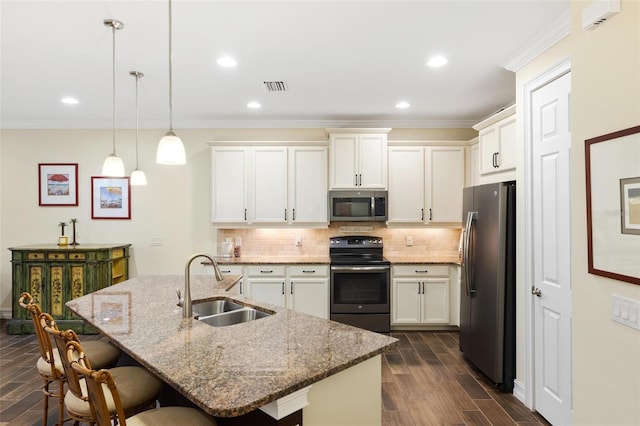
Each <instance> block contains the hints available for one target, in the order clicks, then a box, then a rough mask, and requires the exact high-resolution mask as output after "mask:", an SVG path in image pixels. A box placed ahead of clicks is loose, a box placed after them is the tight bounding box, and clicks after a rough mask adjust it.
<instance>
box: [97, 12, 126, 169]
mask: <svg viewBox="0 0 640 426" xmlns="http://www.w3.org/2000/svg"><path fill="white" fill-rule="evenodd" d="M104 25H106V26H107V27H110V28H111V31H112V34H113V132H112V137H113V152H111V154H110V155H109V156H108V157H107V159H106V160H104V164H103V165H102V176H109V177H123V176H124V163H123V162H122V158H120V157H118V154H116V30H121V29H122V28H124V24H123V23H122V22H120V21H116V20H115V19H105V20H104Z"/></svg>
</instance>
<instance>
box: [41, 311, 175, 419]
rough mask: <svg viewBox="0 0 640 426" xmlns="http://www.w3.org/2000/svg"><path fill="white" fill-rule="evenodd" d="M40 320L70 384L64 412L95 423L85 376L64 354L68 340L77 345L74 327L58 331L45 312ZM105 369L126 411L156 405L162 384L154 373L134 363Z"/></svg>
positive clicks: (86, 361) (132, 412)
mask: <svg viewBox="0 0 640 426" xmlns="http://www.w3.org/2000/svg"><path fill="white" fill-rule="evenodd" d="M40 324H41V326H42V329H43V330H44V331H45V332H46V333H47V334H48V335H50V336H52V337H53V341H54V342H55V343H56V346H57V349H58V351H60V357H61V359H62V365H63V367H64V371H65V376H66V378H67V386H68V388H69V390H68V391H67V393H66V394H65V396H64V405H65V407H66V409H67V413H69V416H70V417H71V418H72V419H73V420H75V421H76V422H88V423H90V424H95V423H96V421H97V419H96V417H95V415H94V412H93V409H92V407H91V404H90V403H89V395H88V394H87V386H86V382H85V379H84V378H83V377H82V376H79V375H78V373H77V372H76V371H75V370H74V369H72V368H71V361H70V360H69V358H68V357H67V354H66V347H67V345H68V344H69V343H70V342H73V343H76V344H77V345H80V341H79V339H78V335H77V334H76V333H75V331H73V330H66V331H60V330H59V329H58V327H57V326H56V324H55V321H54V320H53V318H51V316H50V315H49V314H46V313H43V314H41V315H40ZM84 361H85V365H86V366H87V368H91V363H90V362H89V360H88V359H86V357H85V359H84ZM105 371H109V372H110V374H112V375H113V378H114V379H115V381H116V382H117V383H118V384H119V385H120V386H121V389H122V392H121V394H122V399H121V402H122V407H123V410H124V411H125V412H126V413H128V414H135V413H138V412H140V411H144V410H148V409H150V408H153V407H155V405H156V397H157V396H158V394H159V393H160V391H161V390H162V386H163V385H164V383H163V382H162V381H161V380H160V379H158V378H157V377H156V376H154V375H153V374H151V373H150V372H148V371H147V370H145V369H144V368H142V367H133V366H126V367H115V368H111V369H109V370H105ZM114 412H115V408H114Z"/></svg>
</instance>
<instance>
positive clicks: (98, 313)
mask: <svg viewBox="0 0 640 426" xmlns="http://www.w3.org/2000/svg"><path fill="white" fill-rule="evenodd" d="M240 278H241V277H240V276H226V277H225V279H224V281H222V282H215V281H214V280H213V278H212V277H211V276H194V277H192V279H191V294H192V299H193V301H195V302H197V301H198V300H203V299H212V298H228V299H231V300H235V301H236V302H239V303H241V304H244V305H249V306H253V307H257V308H258V309H260V310H263V311H266V312H269V313H272V315H270V316H268V317H266V318H261V319H258V320H255V321H251V322H247V323H241V324H236V325H231V326H226V327H213V326H210V325H207V324H205V323H203V322H201V321H198V320H194V319H191V318H187V319H183V318H182V309H181V308H180V307H178V306H177V305H176V302H177V298H176V292H175V291H176V289H181V290H183V288H184V277H183V276H177V275H176V276H168V275H158V276H144V277H138V278H134V279H131V280H128V281H125V282H123V283H121V284H118V285H117V286H113V287H110V288H106V289H103V290H100V291H97V292H94V293H91V294H88V295H85V296H82V297H80V298H77V299H74V300H72V301H70V302H68V303H67V307H68V308H69V309H71V310H72V311H73V312H74V313H76V314H77V315H79V316H80V317H82V318H83V319H85V320H86V321H87V322H88V323H89V324H91V325H93V326H94V327H95V328H96V329H97V330H98V331H99V332H100V333H102V334H103V335H105V336H106V337H108V338H109V339H110V340H111V341H112V342H113V343H114V344H116V345H118V346H119V347H120V348H122V349H123V350H124V351H125V352H126V353H128V354H129V355H130V356H131V357H132V358H133V359H135V360H136V361H137V362H139V363H140V364H141V365H142V366H144V367H145V368H147V369H149V370H150V371H152V372H153V373H154V374H156V375H157V376H158V377H160V378H161V379H163V380H164V381H165V382H166V383H167V384H169V385H170V386H171V387H173V388H174V389H175V390H177V391H178V392H180V393H181V394H182V395H184V396H185V397H187V398H188V399H189V400H190V401H192V402H193V403H195V404H196V405H197V406H199V407H200V408H202V409H203V410H205V411H206V412H207V413H209V414H211V415H213V416H216V417H236V416H241V415H244V414H247V413H250V412H252V411H254V410H257V409H262V410H263V411H265V412H267V413H268V414H269V415H271V416H272V417H274V418H279V417H280V416H283V415H287V413H288V412H289V411H290V410H285V409H284V408H282V407H285V406H286V405H287V404H290V405H292V406H293V407H297V408H295V409H301V408H302V407H304V408H303V411H302V416H303V420H304V424H305V425H314V424H315V425H321V424H334V425H339V424H345V425H346V424H361V425H372V424H380V421H381V419H380V416H381V414H380V411H381V410H380V408H381V406H380V404H381V367H380V359H381V356H380V354H381V353H382V352H383V351H384V350H385V349H387V348H390V347H393V345H395V344H396V339H393V338H391V337H388V336H385V335H381V334H377V333H372V332H369V331H365V330H362V329H358V328H354V327H350V326H347V325H344V324H340V323H336V322H332V321H328V320H325V319H321V318H317V317H314V316H311V315H306V314H303V313H299V312H295V311H292V310H287V309H284V308H281V307H277V306H273V305H268V304H265V303H260V302H255V301H251V300H246V299H245V300H243V299H234V296H230V295H229V293H228V290H230V289H231V288H232V287H233V285H234V284H235V283H236V282H237V281H238V280H239V279H240ZM310 385H311V387H310ZM309 387H310V388H309ZM291 395H294V397H292V396H291ZM305 398H306V400H308V405H306V404H307V402H305V401H306V400H305ZM292 401H293V402H292ZM296 401H297V402H296ZM300 401H302V402H300ZM305 405H306V406H305ZM281 409H282V410H281Z"/></svg>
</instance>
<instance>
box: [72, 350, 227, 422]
mask: <svg viewBox="0 0 640 426" xmlns="http://www.w3.org/2000/svg"><path fill="white" fill-rule="evenodd" d="M67 360H68V361H69V363H70V364H71V368H72V369H73V370H74V371H75V372H76V373H77V374H78V375H80V376H82V377H84V380H85V383H86V388H87V393H88V395H89V401H90V402H91V405H90V407H91V412H92V415H93V416H94V418H95V419H96V420H97V422H98V426H108V425H111V424H112V423H111V421H112V420H115V421H117V423H116V424H119V425H121V426H126V425H127V424H128V425H129V426H142V425H150V426H163V425H171V426H174V425H180V424H184V425H189V426H215V425H217V422H216V421H215V419H213V418H212V417H210V416H208V415H207V414H205V413H204V412H202V411H201V410H198V409H196V408H189V407H162V408H155V409H152V410H148V411H143V412H141V413H138V414H136V415H134V416H131V417H128V418H127V417H125V411H126V407H125V405H124V404H123V399H124V398H123V394H124V390H123V389H122V387H121V386H120V383H119V380H118V378H117V377H113V375H112V374H111V372H112V371H113V370H99V371H95V370H93V369H92V368H91V366H90V365H89V363H88V362H87V358H86V356H85V354H84V353H83V351H82V346H80V344H79V343H78V342H74V341H70V342H69V343H67ZM118 389H120V390H118Z"/></svg>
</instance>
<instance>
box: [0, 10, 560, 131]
mask: <svg viewBox="0 0 640 426" xmlns="http://www.w3.org/2000/svg"><path fill="white" fill-rule="evenodd" d="M568 9H569V1H568V0H537V1H524V0H502V1H480V0H473V1H456V0H449V1H426V0H424V1H399V0H389V1H300V0H299V1H253V2H250V1H240V0H236V1H205V0H199V1H197V0H195V1H194V0H173V88H174V97H173V101H174V127H175V128H176V129H180V128H217V127H339V126H346V127H357V126H360V127H375V126H385V127H470V125H472V124H475V123H476V122H477V121H479V120H480V119H482V118H484V117H486V116H487V115H489V114H491V113H492V112H495V111H496V110H498V109H500V108H501V107H503V106H505V105H508V104H510V103H513V102H514V100H515V77H514V74H513V73H512V72H510V71H507V70H506V69H504V68H503V66H502V65H504V64H505V62H506V61H508V60H509V59H510V58H512V57H513V56H514V55H515V54H517V53H518V52H519V51H521V49H522V48H523V47H524V46H526V45H527V43H529V42H530V41H531V40H533V39H535V38H537V37H539V36H540V35H541V33H544V31H545V30H546V29H548V27H549V26H550V24H552V23H553V22H554V21H555V20H556V19H557V18H558V17H559V16H561V15H563V14H566V13H567V11H568ZM0 13H1V19H2V27H1V67H2V68H1V75H0V82H1V85H0V90H1V98H0V102H1V104H0V107H1V110H0V125H1V126H2V127H3V128H110V127H111V125H112V124H111V123H112V121H111V120H112V85H111V82H112V35H111V29H110V28H108V27H106V26H104V25H103V20H104V19H106V18H113V19H117V20H120V21H122V22H123V23H124V25H125V28H124V29H122V30H120V31H117V32H116V79H117V114H116V119H117V126H118V127H129V128H131V127H135V79H134V77H132V76H130V75H129V71H132V70H137V71H142V72H143V73H144V74H145V77H144V78H142V79H141V80H140V86H139V87H140V89H139V102H140V108H139V114H140V126H141V127H143V128H167V127H168V120H169V118H168V117H169V114H168V104H169V96H168V81H169V80H168V44H169V43H168V40H169V36H168V33H169V31H168V3H167V1H164V0H151V1H141V0H140V1H123V0H119V1H115V0H114V1H97V0H83V1H80V0H77V1H57V0H45V1H31V0H1V9H0ZM438 53H439V54H444V55H446V56H447V57H448V58H449V63H448V64H447V65H445V66H444V67H442V68H440V69H430V68H428V67H426V65H425V63H426V61H427V59H428V58H429V57H430V56H431V55H433V54H438ZM223 54H228V55H231V56H233V57H234V58H236V60H237V62H238V66H237V67H236V68H233V69H224V68H221V67H219V66H218V65H216V59H217V58H218V57H219V56H221V55H223ZM268 80H284V81H286V82H287V84H288V88H289V90H288V91H287V92H285V93H269V92H267V91H266V90H265V89H264V88H263V86H262V82H263V81H268ZM64 96H74V97H76V98H78V99H79V100H80V103H79V104H77V105H73V106H68V105H63V104H61V102H60V99H61V98H62V97H64ZM251 100H257V101H259V102H260V103H261V104H262V108H261V109H259V110H250V109H248V108H247V107H246V104H247V102H249V101H251ZM401 100H405V101H407V102H409V103H410V104H411V107H410V108H408V109H405V110H398V109H396V108H395V104H396V103H397V102H398V101H401Z"/></svg>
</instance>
